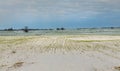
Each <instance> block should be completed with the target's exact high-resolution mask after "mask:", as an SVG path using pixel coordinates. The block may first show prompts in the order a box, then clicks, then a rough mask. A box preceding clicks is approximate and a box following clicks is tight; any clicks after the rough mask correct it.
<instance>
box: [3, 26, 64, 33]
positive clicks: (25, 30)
mask: <svg viewBox="0 0 120 71" xmlns="http://www.w3.org/2000/svg"><path fill="white" fill-rule="evenodd" d="M21 30H22V31H24V32H26V33H27V32H29V31H34V30H55V29H51V28H49V29H29V28H28V26H25V27H24V28H23V29H13V28H12V27H11V28H8V29H4V30H3V31H21ZM56 30H65V28H63V27H62V28H56Z"/></svg>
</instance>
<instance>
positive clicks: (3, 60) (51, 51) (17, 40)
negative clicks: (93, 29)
mask: <svg viewBox="0 0 120 71" xmlns="http://www.w3.org/2000/svg"><path fill="white" fill-rule="evenodd" d="M0 71H120V36H108V35H106V36H105V35H61V36H58V35H52V36H47V35H46V36H45V35H43V36H42V35H41V36H0Z"/></svg>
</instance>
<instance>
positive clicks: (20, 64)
mask: <svg viewBox="0 0 120 71" xmlns="http://www.w3.org/2000/svg"><path fill="white" fill-rule="evenodd" d="M23 64H24V62H17V63H15V64H14V65H13V67H14V68H19V67H22V66H23Z"/></svg>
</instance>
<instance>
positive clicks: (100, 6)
mask: <svg viewBox="0 0 120 71" xmlns="http://www.w3.org/2000/svg"><path fill="white" fill-rule="evenodd" d="M119 3H120V1H119V0H0V14H2V15H4V14H13V15H16V14H17V15H18V14H20V15H22V14H23V13H24V14H27V13H29V14H33V15H41V14H42V15H50V14H55V15H71V14H78V15H80V16H81V15H85V17H86V16H87V15H88V16H90V15H97V14H100V13H105V12H120V5H119Z"/></svg>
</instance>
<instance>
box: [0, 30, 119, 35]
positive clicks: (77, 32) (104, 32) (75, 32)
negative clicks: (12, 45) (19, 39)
mask: <svg viewBox="0 0 120 71" xmlns="http://www.w3.org/2000/svg"><path fill="white" fill-rule="evenodd" d="M39 35H120V29H80V30H36V31H29V32H28V33H25V32H23V31H0V36H39Z"/></svg>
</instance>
